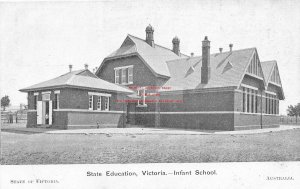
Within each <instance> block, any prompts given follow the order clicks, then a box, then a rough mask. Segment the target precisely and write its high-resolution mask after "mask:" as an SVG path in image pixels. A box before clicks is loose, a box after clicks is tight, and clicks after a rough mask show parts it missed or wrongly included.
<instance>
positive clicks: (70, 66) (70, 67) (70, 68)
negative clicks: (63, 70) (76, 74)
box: [69, 64, 73, 72]
mask: <svg viewBox="0 0 300 189" xmlns="http://www.w3.org/2000/svg"><path fill="white" fill-rule="evenodd" d="M72 67H73V65H72V64H70V65H69V70H70V72H72Z"/></svg>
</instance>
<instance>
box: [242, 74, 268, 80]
mask: <svg viewBox="0 0 300 189" xmlns="http://www.w3.org/2000/svg"><path fill="white" fill-rule="evenodd" d="M245 74H247V75H249V76H251V77H254V78H256V79H259V80H262V81H263V80H264V78H262V77H259V76H257V75H255V74H252V73H249V72H246V73H245Z"/></svg>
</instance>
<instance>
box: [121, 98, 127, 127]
mask: <svg viewBox="0 0 300 189" xmlns="http://www.w3.org/2000/svg"><path fill="white" fill-rule="evenodd" d="M126 113H127V112H125V95H123V121H122V122H123V128H125V121H126V120H125V119H126V117H125V116H126Z"/></svg>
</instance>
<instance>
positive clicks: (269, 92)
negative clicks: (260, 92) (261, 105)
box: [265, 91, 277, 96]
mask: <svg viewBox="0 0 300 189" xmlns="http://www.w3.org/2000/svg"><path fill="white" fill-rule="evenodd" d="M265 93H267V94H271V95H275V96H276V95H277V94H276V93H274V92H271V91H265Z"/></svg>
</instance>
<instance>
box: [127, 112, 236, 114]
mask: <svg viewBox="0 0 300 189" xmlns="http://www.w3.org/2000/svg"><path fill="white" fill-rule="evenodd" d="M239 113H240V112H235V111H195V112H129V114H239Z"/></svg>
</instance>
